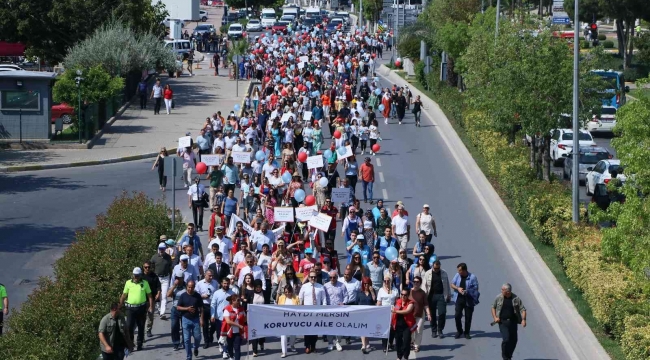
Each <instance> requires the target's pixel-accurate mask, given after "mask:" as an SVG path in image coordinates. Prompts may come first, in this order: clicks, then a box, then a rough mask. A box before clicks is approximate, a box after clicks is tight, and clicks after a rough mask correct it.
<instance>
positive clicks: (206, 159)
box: [201, 155, 223, 166]
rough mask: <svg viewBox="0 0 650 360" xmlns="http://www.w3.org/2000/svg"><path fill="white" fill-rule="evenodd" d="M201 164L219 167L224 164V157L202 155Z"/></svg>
mask: <svg viewBox="0 0 650 360" xmlns="http://www.w3.org/2000/svg"><path fill="white" fill-rule="evenodd" d="M201 162H202V163H204V164H206V165H208V166H219V165H221V163H222V162H223V155H201Z"/></svg>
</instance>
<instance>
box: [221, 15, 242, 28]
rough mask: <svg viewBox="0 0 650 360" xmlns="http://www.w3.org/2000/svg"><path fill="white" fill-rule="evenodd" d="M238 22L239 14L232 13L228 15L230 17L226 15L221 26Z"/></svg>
mask: <svg viewBox="0 0 650 360" xmlns="http://www.w3.org/2000/svg"><path fill="white" fill-rule="evenodd" d="M238 20H239V13H237V12H231V13H228V15H224V16H223V18H221V25H227V24H230V23H236V22H237V21H238Z"/></svg>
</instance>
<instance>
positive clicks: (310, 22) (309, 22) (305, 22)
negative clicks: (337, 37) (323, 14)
mask: <svg viewBox="0 0 650 360" xmlns="http://www.w3.org/2000/svg"><path fill="white" fill-rule="evenodd" d="M316 24H319V22H317V21H316V18H313V17H306V18H304V19H302V26H303V28H305V29H308V28H311V27H314V26H315V25H316Z"/></svg>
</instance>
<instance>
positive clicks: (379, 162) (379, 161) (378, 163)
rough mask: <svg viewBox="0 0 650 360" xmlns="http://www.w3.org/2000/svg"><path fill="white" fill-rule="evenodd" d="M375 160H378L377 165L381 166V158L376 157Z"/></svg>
mask: <svg viewBox="0 0 650 360" xmlns="http://www.w3.org/2000/svg"><path fill="white" fill-rule="evenodd" d="M375 160H376V162H377V166H381V159H379V158H376V159H375Z"/></svg>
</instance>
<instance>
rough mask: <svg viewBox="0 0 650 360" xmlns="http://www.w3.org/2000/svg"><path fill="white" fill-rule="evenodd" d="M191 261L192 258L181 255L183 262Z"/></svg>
mask: <svg viewBox="0 0 650 360" xmlns="http://www.w3.org/2000/svg"><path fill="white" fill-rule="evenodd" d="M189 259H190V257H189V256H187V254H183V255H181V261H186V260H189Z"/></svg>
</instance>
